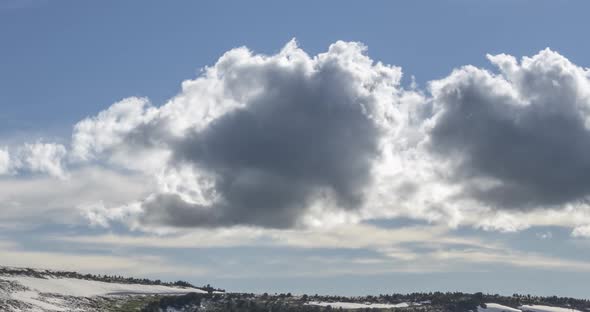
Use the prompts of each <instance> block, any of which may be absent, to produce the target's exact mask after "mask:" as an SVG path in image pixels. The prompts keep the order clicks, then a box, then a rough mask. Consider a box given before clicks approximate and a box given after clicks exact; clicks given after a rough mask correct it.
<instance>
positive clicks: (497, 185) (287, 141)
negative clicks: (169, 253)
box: [0, 41, 590, 243]
mask: <svg viewBox="0 0 590 312" xmlns="http://www.w3.org/2000/svg"><path fill="white" fill-rule="evenodd" d="M488 59H489V60H490V61H491V62H492V64H493V65H495V66H496V67H497V68H498V69H499V72H498V73H494V72H492V71H489V70H486V69H482V68H477V67H474V66H465V67H461V68H458V69H456V70H454V71H453V72H452V73H451V74H450V75H448V76H447V77H444V78H443V79H440V80H436V81H432V82H430V83H429V88H428V89H427V90H420V89H419V88H418V87H417V86H416V85H415V84H413V85H412V86H411V87H410V88H409V89H404V88H403V87H402V86H401V85H400V79H401V75H402V73H401V69H400V68H398V67H395V66H390V65H385V64H382V63H379V62H375V61H374V60H372V59H371V58H370V57H369V56H368V55H367V51H366V47H365V46H363V45H362V44H360V43H355V42H340V41H339V42H336V43H334V44H333V45H331V46H330V47H329V49H328V51H326V52H325V53H320V54H318V55H315V56H310V55H308V54H306V53H305V52H304V51H303V50H302V49H300V48H299V47H298V46H297V44H296V42H295V41H291V42H289V43H288V44H287V45H286V46H285V47H284V48H283V49H282V50H281V51H280V52H279V53H277V54H274V55H260V54H255V53H253V52H252V51H250V50H248V49H247V48H244V47H242V48H237V49H232V50H230V51H228V52H226V53H225V54H224V55H223V56H221V57H220V58H219V60H218V61H217V62H216V63H215V64H214V65H213V66H211V67H208V68H205V69H204V70H203V72H202V74H201V75H199V76H198V77H197V78H195V79H192V80H187V81H184V82H183V83H182V90H181V92H180V93H179V94H177V95H176V96H174V97H173V98H172V99H170V100H169V101H168V102H166V103H164V104H163V105H161V106H155V105H152V104H151V103H150V102H149V100H148V99H146V98H136V97H132V98H127V99H124V100H122V101H119V102H117V103H115V104H113V105H112V106H111V107H109V108H108V109H106V110H105V111H103V112H100V113H99V114H98V115H96V116H93V117H89V118H86V119H84V120H82V121H80V122H79V123H77V124H76V125H75V126H74V130H73V134H72V141H71V148H70V152H69V153H68V151H67V149H66V147H65V146H64V145H61V144H51V143H35V144H24V145H22V146H20V147H16V148H14V149H13V150H14V151H16V152H13V153H10V154H9V153H7V152H5V151H2V150H0V173H4V174H6V173H16V174H18V173H19V172H26V171H30V172H34V173H45V174H48V175H50V176H53V177H58V178H62V179H63V178H65V177H68V175H70V176H71V178H70V179H71V180H72V181H73V183H77V182H78V180H77V179H80V181H86V180H85V178H84V177H82V176H80V174H81V172H83V170H84V169H83V168H86V167H87V166H90V167H93V166H94V167H93V168H94V169H93V170H97V171H103V170H104V171H105V172H108V174H107V175H110V176H111V178H113V180H109V181H117V182H116V183H115V182H114V185H116V186H117V187H121V190H120V191H119V192H115V193H118V194H120V193H123V192H125V190H126V189H125V188H127V189H132V190H133V191H131V192H128V194H129V195H128V196H118V197H117V199H116V200H111V198H112V196H111V194H110V193H109V192H110V190H111V189H113V188H111V187H106V186H105V187H99V186H98V184H100V182H98V181H95V182H93V183H96V185H95V187H96V188H97V190H96V191H94V192H93V194H94V195H92V196H90V195H89V194H86V193H84V192H82V193H84V194H85V195H84V196H77V194H75V195H70V194H71V193H70V192H73V190H74V188H72V187H65V184H63V183H62V184H59V183H58V187H56V189H55V190H53V189H52V190H50V191H47V192H46V193H44V192H41V193H43V196H36V195H33V196H32V198H41V197H43V198H48V197H49V196H50V195H49V194H52V195H51V196H54V195H55V194H58V195H60V196H65V197H68V196H71V198H72V199H71V200H62V202H61V203H60V204H59V205H58V204H55V203H54V202H55V200H54V201H51V200H50V203H51V204H49V205H48V206H50V207H53V208H54V209H57V207H62V208H63V207H66V206H68V207H79V208H80V209H81V210H82V213H84V214H85V216H86V217H87V218H88V219H89V220H90V222H91V223H93V224H94V225H100V226H108V225H109V223H110V222H113V221H115V222H123V223H127V224H129V225H130V226H132V227H134V228H141V229H143V230H146V231H149V230H157V231H174V230H178V229H181V228H191V227H197V228H207V227H222V228H224V227H233V226H237V227H240V226H255V227H265V228H296V229H298V230H302V229H307V228H310V227H311V228H317V227H320V228H321V227H323V226H328V225H330V226H332V225H338V224H356V223H358V222H360V221H362V220H367V219H375V218H395V217H409V218H413V219H420V220H426V221H428V222H433V223H444V224H445V225H447V226H449V227H458V226H461V225H468V226H473V227H476V228H481V229H485V230H494V231H504V232H514V231H520V230H523V229H526V228H529V227H531V226H537V225H555V226H563V227H570V228H574V230H573V232H572V235H575V236H584V234H583V233H585V231H584V229H585V226H587V224H590V207H589V206H588V205H587V204H586V202H587V199H588V197H589V195H590V188H589V187H588V185H590V183H586V182H590V180H588V181H586V179H588V175H585V174H584V172H586V171H587V170H588V169H590V161H589V159H590V157H588V156H590V130H589V128H590V121H589V120H590V119H589V116H588V113H589V109H590V74H589V71H588V70H587V69H584V68H582V67H580V66H577V65H575V64H573V63H571V62H570V61H569V60H567V59H566V58H565V57H564V56H561V55H560V54H558V53H557V52H554V51H551V50H549V49H546V50H543V51H541V52H539V53H538V54H537V55H534V56H532V57H524V58H522V60H521V61H520V62H519V61H517V60H516V58H515V57H513V56H510V55H505V54H500V55H495V56H488ZM97 163H100V164H101V166H104V167H98V166H97ZM555 164H558V165H555ZM69 167H72V168H75V169H73V170H69ZM70 171H71V172H70ZM114 172H117V173H116V174H115V173H114ZM114 176H116V178H115V177H114ZM30 179H36V181H37V182H35V183H39V184H38V185H41V184H43V185H50V184H51V183H53V182H52V181H51V180H43V182H41V179H42V178H41V177H38V176H35V177H32V178H30ZM138 180H140V181H141V182H138V183H139V184H140V186H135V187H134V186H131V184H130V181H138ZM3 182H4V183H6V184H7V187H11V185H14V186H17V187H18V185H21V184H24V183H26V182H24V181H20V180H17V181H12V180H10V181H9V180H5V181H3ZM103 183H106V182H103ZM117 183H120V185H117ZM14 186H13V187H14ZM16 194H17V195H10V196H9V195H8V193H7V192H5V194H3V196H4V197H5V198H9V200H8V199H5V201H4V203H5V206H8V207H12V206H14V207H17V206H18V207H23V202H25V203H26V204H24V206H26V207H32V206H34V205H36V204H37V202H34V201H33V200H31V199H29V198H26V195H25V194H27V193H26V192H25V191H23V190H21V191H20V192H19V193H16ZM59 198H62V197H59ZM19 205H20V206H19ZM290 239H295V238H294V237H290ZM305 239H310V238H309V237H307V238H305ZM332 243H337V239H336V240H335V241H332Z"/></svg>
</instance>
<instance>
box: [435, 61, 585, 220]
mask: <svg viewBox="0 0 590 312" xmlns="http://www.w3.org/2000/svg"><path fill="white" fill-rule="evenodd" d="M488 58H489V59H490V61H491V62H492V63H493V64H494V65H497V66H498V67H499V69H500V74H498V75H494V74H491V73H489V72H488V71H485V70H482V69H478V68H474V67H469V66H468V67H464V68H462V69H459V70H456V71H454V72H453V73H452V74H451V75H450V76H449V77H447V78H445V79H443V80H440V81H436V82H433V83H432V93H433V99H432V101H433V105H434V110H435V112H434V117H432V120H430V122H431V124H430V125H429V126H430V128H429V130H428V133H427V135H428V139H429V141H430V147H431V151H433V152H434V153H436V154H437V155H440V156H441V157H442V158H445V159H450V160H452V161H453V162H454V166H452V167H451V172H452V174H451V176H450V182H452V183H463V184H465V190H464V194H463V195H465V196H470V197H474V198H476V199H478V200H480V201H481V202H483V203H485V204H489V205H491V206H493V207H495V208H499V209H531V208H543V207H549V206H556V205H558V206H559V205H563V204H566V203H568V202H572V201H576V200H584V199H585V198H586V197H587V196H588V195H590V129H589V126H590V123H588V109H590V81H589V79H588V78H589V77H588V71H587V70H585V69H583V68H580V67H577V66H575V65H574V64H572V63H571V62H569V61H568V60H567V59H565V58H564V57H563V56H561V55H559V54H557V53H556V52H552V51H550V50H548V49H547V50H544V51H541V52H540V53H539V54H537V55H535V56H534V57H532V58H524V59H523V60H522V62H521V63H520V64H519V63H518V62H517V61H516V60H515V59H514V58H513V57H511V56H508V55H496V56H488Z"/></svg>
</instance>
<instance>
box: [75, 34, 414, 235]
mask: <svg viewBox="0 0 590 312" xmlns="http://www.w3.org/2000/svg"><path fill="white" fill-rule="evenodd" d="M364 51H365V47H364V46H362V45H361V44H358V43H345V42H338V43H335V44H334V45H332V46H331V47H330V49H329V50H328V51H327V52H326V53H324V54H320V55H318V56H316V57H310V56H308V55H307V54H305V52H303V51H302V50H301V49H299V48H298V47H297V46H296V44H295V42H294V41H292V42H290V43H289V44H288V45H287V46H286V47H285V48H284V49H283V50H282V51H281V52H280V53H278V54H277V55H274V56H262V55H254V54H252V53H251V52H250V51H248V50H247V49H245V48H240V49H236V50H232V51H230V52H228V53H226V54H225V55H224V56H223V57H221V58H220V60H219V61H218V62H217V64H215V66H213V67H211V68H208V69H207V70H206V72H205V74H204V75H203V76H202V77H200V78H198V79H196V80H193V81H187V82H185V83H184V84H183V92H182V93H181V94H180V95H178V96H177V97H176V98H174V99H172V100H171V101H170V102H169V103H167V104H166V105H164V106H162V107H160V108H154V107H152V106H150V105H149V103H147V102H146V101H145V100H143V99H128V100H125V101H122V102H120V103H117V104H115V105H114V106H113V107H111V108H109V109H108V110H107V111H105V112H102V113H101V114H99V115H98V116H97V117H95V118H91V119H87V120H84V121H82V122H80V123H79V124H78V125H77V126H76V132H75V134H74V151H76V152H77V154H78V158H80V159H89V158H91V157H97V155H100V154H101V153H103V152H105V151H108V152H109V153H110V155H111V156H110V157H113V156H112V155H115V156H114V157H115V158H111V160H114V161H117V160H120V159H123V162H124V163H126V162H129V161H128V160H129V159H130V158H131V159H133V155H134V154H135V153H137V152H139V153H144V152H142V151H141V150H143V149H148V150H150V151H158V150H159V151H161V153H163V154H165V155H166V156H165V157H162V158H161V159H160V161H161V162H162V163H163V166H161V167H160V168H158V169H159V170H160V171H161V177H162V178H161V180H162V183H163V184H165V185H166V186H167V185H168V184H169V181H170V180H171V179H172V180H175V179H176V178H177V176H178V175H179V174H183V172H184V174H185V175H186V171H189V172H190V173H189V174H190V175H191V176H192V178H193V179H196V180H197V181H193V185H192V187H191V188H186V185H182V184H181V185H179V186H178V187H175V188H172V189H171V188H170V187H164V188H162V191H161V192H159V193H155V194H153V195H152V196H151V197H150V198H147V199H145V200H144V201H142V203H141V206H142V209H141V211H142V212H143V214H142V215H141V217H140V218H141V220H142V222H144V223H148V224H163V225H171V226H224V225H236V224H248V225H258V226H265V227H291V226H294V225H296V224H298V223H299V222H300V221H301V217H302V216H304V215H305V214H306V213H307V212H308V211H309V209H310V207H311V206H313V205H314V204H317V203H321V204H322V205H321V206H324V207H334V208H337V209H344V210H358V209H359V208H360V207H361V206H362V205H363V203H364V199H365V192H366V191H367V188H368V187H370V185H371V184H372V168H373V164H374V162H376V161H377V160H378V158H379V157H380V155H381V148H382V141H383V140H384V139H386V138H387V137H388V135H389V134H390V133H391V131H392V129H393V127H394V126H395V125H396V124H399V123H400V122H402V121H400V120H398V121H396V120H395V119H396V118H399V116H398V115H399V114H398V112H397V109H396V107H395V104H396V101H397V100H396V98H397V96H398V95H399V93H400V92H399V91H398V85H399V79H400V76H401V73H400V71H399V69H397V68H395V67H390V66H385V65H382V64H380V63H374V62H373V61H372V60H371V59H369V58H368V57H367V56H366V55H365V54H364ZM130 147H131V148H130ZM121 153H122V154H124V155H127V156H125V157H120V154H121ZM117 154H119V155H117Z"/></svg>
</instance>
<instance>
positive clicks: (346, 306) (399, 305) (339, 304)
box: [306, 301, 416, 309]
mask: <svg viewBox="0 0 590 312" xmlns="http://www.w3.org/2000/svg"><path fill="white" fill-rule="evenodd" d="M306 305H315V306H322V307H327V306H331V307H332V308H336V309H339V308H342V309H366V308H373V309H391V308H407V307H409V306H412V305H416V304H410V303H407V302H402V303H395V304H388V303H356V302H321V301H310V302H308V303H306Z"/></svg>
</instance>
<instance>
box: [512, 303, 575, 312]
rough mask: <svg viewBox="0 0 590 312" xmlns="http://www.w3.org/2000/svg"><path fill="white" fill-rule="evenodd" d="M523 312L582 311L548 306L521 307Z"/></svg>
mask: <svg viewBox="0 0 590 312" xmlns="http://www.w3.org/2000/svg"><path fill="white" fill-rule="evenodd" d="M519 308H520V309H521V310H522V311H523V312H526V311H530V312H581V311H580V310H576V309H572V308H560V307H552V306H546V305H538V304H535V305H523V306H520V307H519Z"/></svg>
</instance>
